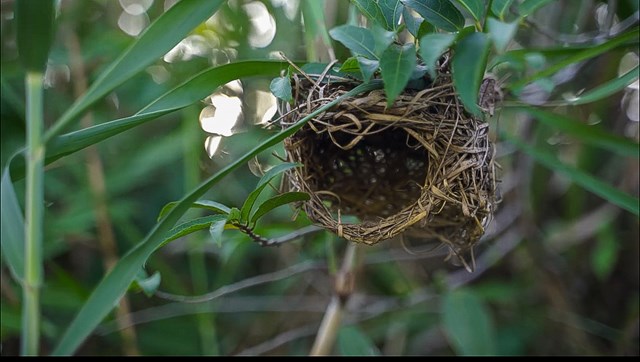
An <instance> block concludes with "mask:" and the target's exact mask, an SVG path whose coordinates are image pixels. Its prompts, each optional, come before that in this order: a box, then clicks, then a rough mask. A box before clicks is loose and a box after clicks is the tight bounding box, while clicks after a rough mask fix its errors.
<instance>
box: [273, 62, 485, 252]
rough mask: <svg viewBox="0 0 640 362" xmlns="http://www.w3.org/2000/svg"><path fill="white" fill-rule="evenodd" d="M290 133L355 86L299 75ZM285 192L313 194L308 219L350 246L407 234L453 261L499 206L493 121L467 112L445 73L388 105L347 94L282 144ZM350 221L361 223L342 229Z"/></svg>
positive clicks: (371, 96) (288, 118) (288, 117)
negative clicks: (446, 250) (287, 164)
mask: <svg viewBox="0 0 640 362" xmlns="http://www.w3.org/2000/svg"><path fill="white" fill-rule="evenodd" d="M292 83H293V84H292V86H293V91H294V104H293V106H289V105H285V106H286V107H287V108H288V109H286V110H285V111H284V112H286V113H285V116H284V117H283V120H282V125H283V126H284V127H288V126H290V125H291V124H293V123H295V122H297V121H299V120H300V119H302V118H304V117H305V116H307V115H308V114H309V113H311V112H312V111H313V110H315V109H317V107H320V106H322V105H324V104H326V103H328V102H330V101H332V100H334V99H335V98H336V97H338V96H340V95H342V94H344V93H345V92H347V91H349V90H351V89H353V88H354V87H355V86H356V85H357V84H358V83H355V82H353V81H349V80H346V79H344V78H335V77H331V76H325V77H320V76H314V75H308V74H305V75H304V76H302V75H296V76H294V77H293V79H292ZM285 150H286V153H287V159H288V160H289V161H291V162H299V163H301V164H302V165H303V167H299V168H295V169H293V170H291V171H289V172H288V174H287V178H288V188H289V189H291V190H296V191H303V192H307V193H309V194H310V195H311V199H310V200H309V201H307V202H305V203H304V204H303V208H304V210H305V212H306V213H307V214H308V216H309V218H310V219H311V220H312V221H314V222H315V223H317V224H319V225H320V226H322V227H324V228H326V229H329V230H331V231H333V232H335V233H336V234H338V235H339V236H341V237H344V238H346V239H347V240H351V241H355V242H362V243H366V244H375V243H378V242H379V241H381V240H385V239H390V238H393V237H394V236H396V235H399V234H402V233H405V232H406V233H412V234H414V235H420V236H423V237H424V238H426V239H430V240H437V241H439V242H442V243H444V244H446V245H448V246H449V247H450V250H451V251H452V252H453V253H454V254H455V255H457V256H460V255H461V254H462V253H463V252H465V251H467V250H469V249H471V248H472V247H473V245H474V244H475V243H477V241H478V240H479V239H480V237H481V236H482V235H483V234H484V230H485V227H486V226H487V224H488V223H489V221H490V218H491V215H492V212H493V209H494V204H495V190H496V187H495V186H496V180H495V172H494V168H495V165H494V160H493V159H494V148H493V144H492V142H491V141H490V140H489V132H488V124H487V123H486V121H484V120H481V119H479V118H475V117H472V116H470V115H469V114H468V113H466V112H465V111H464V109H463V107H462V105H461V103H460V101H459V100H458V98H457V97H456V94H455V91H454V88H453V85H452V83H451V78H450V75H449V74H441V75H439V76H438V78H437V79H436V81H435V82H431V83H430V84H429V86H428V87H427V88H425V89H406V90H405V91H404V93H402V94H401V95H400V96H398V98H397V99H396V101H395V102H394V104H393V105H392V106H391V107H387V103H386V98H385V95H384V92H383V91H382V90H374V91H371V92H368V93H365V94H362V95H360V96H358V97H355V98H349V99H347V100H346V101H344V102H342V103H340V104H339V105H337V106H334V107H332V108H331V109H329V110H328V111H326V112H324V113H321V114H319V115H318V116H316V117H314V118H312V119H311V120H310V121H309V122H308V123H307V124H306V125H304V127H302V128H301V129H300V130H299V131H298V132H296V134H294V135H292V136H291V137H289V138H288V139H286V140H285ZM346 215H355V216H357V217H358V218H359V222H354V223H346V222H343V219H344V218H345V216H346Z"/></svg>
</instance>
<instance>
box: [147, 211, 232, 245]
mask: <svg viewBox="0 0 640 362" xmlns="http://www.w3.org/2000/svg"><path fill="white" fill-rule="evenodd" d="M220 216H222V217H224V218H225V219H226V218H227V215H222V214H218V215H209V216H203V217H199V218H195V219H192V220H189V221H185V222H183V223H180V224H178V225H176V226H175V227H174V228H172V229H171V230H169V231H168V232H167V234H166V235H165V237H164V239H163V240H162V242H161V243H160V246H159V247H158V248H160V247H163V246H165V245H166V244H168V243H170V242H172V241H174V240H176V239H178V238H181V237H183V236H186V235H189V234H193V233H195V232H196V231H199V230H205V229H207V228H208V227H209V226H211V223H212V222H213V221H214V220H216V218H218V217H220Z"/></svg>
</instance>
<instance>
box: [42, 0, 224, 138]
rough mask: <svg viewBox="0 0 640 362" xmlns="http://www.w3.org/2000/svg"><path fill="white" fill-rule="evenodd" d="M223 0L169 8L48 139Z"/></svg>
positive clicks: (166, 48)
mask: <svg viewBox="0 0 640 362" xmlns="http://www.w3.org/2000/svg"><path fill="white" fill-rule="evenodd" d="M222 3H223V1H222V0H190V1H180V2H178V3H176V4H175V5H173V6H172V7H171V8H169V10H167V11H166V12H164V13H163V14H162V15H160V17H158V19H156V20H155V21H154V22H153V23H152V24H151V25H149V27H148V28H147V29H146V30H145V31H144V32H143V33H142V34H141V35H140V37H138V39H136V41H135V42H134V43H133V44H131V46H130V47H129V48H127V50H125V51H124V53H122V55H120V57H118V59H116V60H115V61H114V62H113V63H111V65H110V66H109V67H108V68H107V69H106V70H105V71H104V72H103V73H102V74H100V76H99V77H98V79H96V81H95V82H93V84H91V86H90V87H89V89H88V90H87V92H86V93H85V94H84V95H83V96H82V97H81V98H79V99H77V100H76V101H75V102H74V103H73V105H72V106H71V107H69V108H68V109H67V111H66V112H65V113H64V114H63V115H62V116H61V117H60V118H59V119H58V120H57V121H56V123H55V124H54V125H53V126H52V127H51V128H50V129H49V130H48V131H47V133H46V134H45V140H46V141H49V140H50V139H51V138H52V137H54V136H56V135H57V134H59V133H60V132H62V131H63V130H64V129H65V128H67V126H68V125H69V124H70V123H71V122H72V121H74V120H76V119H77V118H78V116H79V115H80V114H82V112H84V111H85V110H86V109H87V108H89V107H90V106H91V105H92V104H94V103H95V102H96V101H98V100H99V99H101V98H102V97H104V96H105V95H107V94H108V93H109V92H111V91H112V90H113V89H115V88H116V87H117V86H119V85H120V84H122V83H124V82H125V81H127V80H129V79H131V77H133V75H135V74H136V73H138V72H140V71H141V70H143V69H145V68H146V67H147V66H148V65H150V64H151V63H153V62H155V61H156V60H158V59H159V58H161V57H162V56H163V55H164V54H166V53H167V52H168V51H169V50H171V48H173V47H174V46H175V45H176V44H177V43H178V42H179V41H180V40H182V39H183V38H184V37H185V36H186V35H187V34H189V32H190V31H191V30H192V29H193V28H195V27H196V26H197V25H199V24H200V23H202V22H203V21H205V20H207V19H208V18H209V17H211V15H213V14H214V13H215V12H216V10H217V9H218V8H219V7H220V5H221V4H222ZM203 98H204V97H203Z"/></svg>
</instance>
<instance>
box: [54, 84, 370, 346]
mask: <svg viewBox="0 0 640 362" xmlns="http://www.w3.org/2000/svg"><path fill="white" fill-rule="evenodd" d="M380 87H381V84H380V83H379V82H371V83H367V84H361V85H359V86H357V87H355V88H354V89H352V90H351V91H349V92H347V93H345V94H343V95H342V96H340V97H338V98H336V99H334V100H333V101H331V102H329V103H327V104H325V105H324V106H322V107H318V108H317V109H316V110H314V111H313V112H311V113H310V114H309V115H307V116H306V117H304V118H303V119H301V120H300V121H298V123H296V124H294V125H293V126H291V127H289V128H287V129H284V130H282V131H280V132H278V133H276V134H274V135H273V136H271V137H269V138H268V139H266V140H265V141H263V142H262V143H260V144H259V145H257V146H256V147H254V148H253V149H251V150H250V151H249V152H247V153H246V154H244V155H243V156H241V157H239V158H238V159H236V160H235V161H234V162H232V163H230V164H228V165H227V166H225V167H223V168H222V169H221V170H220V171H218V172H217V173H216V174H214V175H212V176H211V177H209V178H208V179H206V180H205V181H203V182H202V183H201V184H200V185H199V186H198V187H197V188H196V189H194V190H192V191H191V192H190V193H188V194H187V195H185V196H184V197H183V198H182V200H180V202H179V203H178V204H177V205H176V206H175V207H174V208H173V209H172V210H171V211H169V213H168V214H167V215H166V216H165V217H164V218H163V219H162V220H161V221H160V222H159V223H158V224H156V225H155V226H154V227H153V229H152V230H151V231H150V232H149V233H148V234H147V236H146V237H145V238H144V240H142V241H141V242H140V243H138V244H136V246H134V247H133V248H132V249H131V250H129V251H128V252H127V253H126V254H125V255H124V256H123V257H122V258H121V259H120V260H119V261H118V262H117V263H116V265H115V266H114V267H113V269H111V271H110V272H109V274H107V275H105V276H104V278H103V279H102V281H101V282H100V284H98V286H97V287H96V288H95V289H94V290H93V292H92V293H91V295H90V296H89V299H88V300H87V301H86V302H85V304H84V305H83V306H82V308H81V309H80V311H79V312H78V314H77V315H76V316H75V318H74V319H73V321H72V322H71V324H70V325H69V327H68V328H67V330H66V331H65V332H64V334H63V335H62V339H61V340H60V341H59V343H58V345H57V346H56V347H55V348H54V350H53V352H52V354H53V355H68V354H71V353H73V352H74V351H75V350H76V349H77V348H78V346H79V345H80V344H81V343H82V342H83V341H84V340H85V339H86V338H87V337H88V336H89V334H90V333H91V331H93V329H94V328H95V327H96V326H97V325H98V324H99V323H100V322H101V321H102V320H103V319H104V317H105V316H106V315H107V314H108V313H109V311H111V310H112V309H113V306H114V305H115V304H116V302H117V301H118V300H119V299H120V298H121V297H122V296H123V295H124V293H125V292H126V290H127V288H128V286H129V284H130V283H131V281H132V280H133V278H135V275H136V273H137V272H138V270H140V268H141V267H142V266H143V265H144V263H145V262H146V260H147V259H148V258H149V256H150V255H151V254H152V253H153V252H154V251H155V250H156V249H157V248H159V247H160V246H162V245H163V243H165V240H166V239H165V236H166V234H167V233H168V232H169V231H170V230H171V226H172V225H173V224H175V223H176V222H177V221H178V219H180V217H181V216H182V215H183V214H184V212H185V211H186V210H187V209H188V208H189V207H190V205H191V204H193V203H194V202H196V201H197V200H198V198H200V197H201V196H202V195H204V194H205V193H206V192H207V191H208V190H209V189H211V187H213V186H214V185H216V184H217V183H218V182H220V180H221V179H222V178H224V177H225V176H227V175H228V174H230V173H231V172H232V171H233V170H235V169H236V168H238V167H240V166H241V165H244V164H246V163H247V162H249V161H250V160H252V159H253V158H254V157H255V156H256V155H257V154H259V153H261V152H263V151H265V150H267V149H269V148H271V147H273V146H275V145H276V144H279V143H280V142H282V141H283V140H284V139H285V138H287V137H289V136H291V135H292V134H294V133H295V132H297V131H298V130H299V129H300V128H301V127H302V126H304V125H305V124H306V123H307V122H309V120H310V119H311V118H313V117H316V116H317V115H318V114H320V113H322V112H325V111H326V110H327V109H329V108H331V107H333V106H335V105H336V104H338V103H340V102H342V101H344V100H345V99H347V98H349V97H353V96H354V95H358V94H360V93H363V92H367V91H371V90H373V89H379V88H380ZM214 216H215V215H214ZM209 217H211V216H209Z"/></svg>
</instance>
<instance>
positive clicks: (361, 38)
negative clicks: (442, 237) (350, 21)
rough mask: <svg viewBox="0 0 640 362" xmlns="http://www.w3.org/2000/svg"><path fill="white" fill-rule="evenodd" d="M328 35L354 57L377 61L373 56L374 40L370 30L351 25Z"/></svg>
mask: <svg viewBox="0 0 640 362" xmlns="http://www.w3.org/2000/svg"><path fill="white" fill-rule="evenodd" d="M329 35H330V36H331V37H332V38H333V39H335V40H337V41H339V42H340V43H342V44H343V45H344V46H345V47H347V49H349V50H351V52H352V53H353V54H354V55H362V56H363V57H366V58H369V59H378V56H377V55H376V54H375V45H376V43H375V40H374V39H373V34H372V33H371V30H369V29H365V28H360V27H357V26H353V25H341V26H338V27H335V28H333V29H331V30H329Z"/></svg>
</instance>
